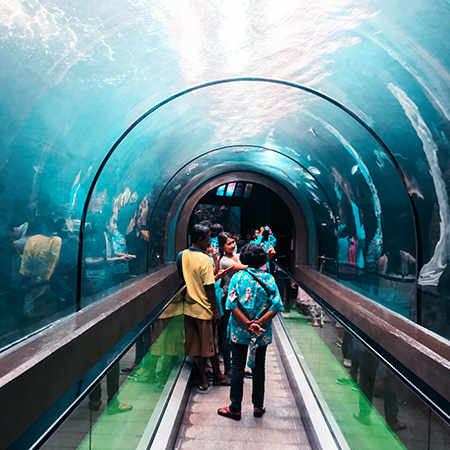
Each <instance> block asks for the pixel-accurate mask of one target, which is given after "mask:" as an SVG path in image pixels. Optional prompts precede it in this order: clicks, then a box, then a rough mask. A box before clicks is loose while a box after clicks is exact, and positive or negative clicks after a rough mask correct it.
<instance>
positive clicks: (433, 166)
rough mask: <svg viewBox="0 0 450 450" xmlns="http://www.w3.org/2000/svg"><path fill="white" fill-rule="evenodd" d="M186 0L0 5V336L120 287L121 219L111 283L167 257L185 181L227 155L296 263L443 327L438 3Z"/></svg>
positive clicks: (442, 78) (227, 163) (444, 188)
mask: <svg viewBox="0 0 450 450" xmlns="http://www.w3.org/2000/svg"><path fill="white" fill-rule="evenodd" d="M197 3H198V2H197ZM197 3H195V4H193V2H161V3H158V4H157V3H152V4H149V3H148V2H141V1H128V2H122V1H118V0H112V1H109V2H102V1H99V2H96V3H95V4H80V5H75V6H74V5H72V4H71V3H70V2H58V5H56V4H54V3H52V2H50V1H45V0H43V1H30V2H21V1H20V0H19V1H15V2H2V3H0V30H1V35H0V57H1V58H2V61H6V62H7V64H3V65H2V67H1V69H0V80H1V89H0V113H1V117H2V133H0V146H1V158H2V159H1V161H0V234H1V239H2V240H1V242H2V244H1V245H2V254H3V257H2V261H1V264H0V270H1V277H0V283H1V285H0V305H1V306H0V307H1V312H2V314H1V315H0V317H1V319H0V320H1V321H2V326H1V330H2V332H3V336H2V341H1V347H3V346H5V345H9V344H10V343H13V342H15V341H16V340H18V339H20V338H22V337H23V336H26V335H28V333H30V332H33V331H35V330H37V329H40V328H41V327H43V326H46V325H48V324H50V323H52V322H54V321H55V320H56V319H58V318H62V317H65V316H67V315H68V314H71V313H73V312H75V311H76V309H77V308H79V307H84V306H86V305H88V304H90V303H92V302H93V301H96V300H97V298H98V297H97V296H98V295H100V294H102V293H105V292H107V290H108V289H110V288H112V289H115V287H114V286H111V283H109V284H105V283H104V280H105V277H106V271H105V267H104V266H103V265H102V263H101V260H102V259H103V260H104V258H105V257H106V255H107V252H111V248H109V249H108V248H107V246H106V245H104V244H103V243H104V242H106V240H105V233H110V234H111V235H112V234H114V229H115V227H117V229H118V230H119V231H120V232H121V234H123V235H124V236H126V235H129V237H130V239H129V242H128V244H129V248H128V249H127V251H128V252H129V253H131V254H133V255H134V256H136V258H132V259H130V260H128V261H126V262H127V264H117V265H116V267H115V268H114V270H113V273H111V274H110V275H111V277H114V280H115V281H114V283H113V284H115V283H120V282H121V281H123V280H128V279H130V278H134V277H135V276H139V275H142V274H145V273H147V272H148V271H150V270H154V269H155V268H159V267H161V266H162V265H163V264H164V263H166V262H170V261H172V260H173V257H174V251H175V250H176V249H175V248H174V234H175V228H176V227H175V224H176V223H177V221H178V220H179V216H178V214H179V212H180V211H181V206H182V204H183V202H182V201H181V200H180V197H179V196H180V193H182V194H183V196H184V194H185V193H188V194H189V195H190V194H193V193H194V192H195V190H196V189H198V188H199V187H200V186H202V184H203V183H205V182H208V181H210V180H213V179H214V178H215V177H218V176H220V175H222V174H224V173H230V172H234V171H238V170H239V171H247V172H256V173H259V174H261V175H264V176H266V177H269V178H271V179H273V180H274V181H275V182H277V183H279V184H280V185H282V186H283V187H284V188H285V189H286V190H287V191H288V192H289V193H290V195H292V197H293V198H294V199H295V200H296V201H297V202H298V204H299V205H300V207H301V209H302V211H303V213H304V215H305V220H306V225H307V233H308V250H309V251H308V262H309V264H310V265H312V266H314V267H320V268H321V269H322V270H323V271H324V272H326V273H327V274H329V275H331V276H333V277H337V278H339V280H340V281H342V282H343V283H346V284H350V285H351V286H352V287H353V288H354V289H356V290H358V291H360V292H363V293H364V294H365V295H367V296H369V297H371V298H373V299H374V300H375V301H377V302H380V303H381V304H382V305H383V306H386V307H387V308H390V309H391V310H393V311H395V312H397V313H400V314H401V315H403V316H404V317H407V318H410V319H412V320H413V321H415V320H416V319H417V320H418V321H419V322H420V323H422V324H423V325H424V326H426V327H428V328H430V329H432V330H433V331H436V332H438V333H440V334H441V335H443V336H445V337H446V338H448V337H449V335H448V316H447V313H446V309H445V308H446V303H445V302H446V301H447V297H448V288H447V287H446V285H448V282H447V281H445V280H446V278H445V277H444V276H442V275H443V274H444V275H446V273H447V271H446V268H447V267H448V261H449V242H450V239H449V231H448V230H449V229H450V226H449V225H450V209H449V201H448V189H449V186H450V179H449V169H448V167H449V164H448V162H449V159H450V155H449V142H448V136H449V132H450V130H449V122H448V118H449V117H450V100H449V99H450V96H449V86H450V84H449V80H450V75H449V70H450V52H449V48H448V46H449V42H448V40H447V39H443V38H442V34H443V30H446V29H447V22H448V20H447V18H448V17H449V16H450V4H449V3H448V2H444V1H442V2H436V3H435V4H433V5H431V6H430V5H425V4H423V2H419V1H413V2H412V3H411V2H410V3H409V4H408V11H405V10H404V5H403V2H401V1H400V0H398V1H389V2H388V1H386V0H377V1H351V0H350V1H349V0H337V1H334V2H327V1H319V2H301V4H300V5H297V3H298V2H287V1H286V2H281V3H280V2H279V1H269V0H268V1H258V2H257V4H256V2H252V1H248V2H228V1H226V2H223V1H220V2H219V1H210V2H207V5H205V4H203V5H200V3H198V4H197ZM251 76H254V77H262V78H264V79H262V78H261V79H258V80H256V79H253V80H252V79H249V78H247V79H239V77H251ZM231 78H233V79H234V80H233V81H226V82H218V81H217V80H230V79H231ZM205 83H206V84H205ZM300 86H304V87H306V89H301V88H299V87H300ZM312 90H314V92H313V91H312ZM318 93H320V94H318ZM331 99H336V100H335V101H333V100H331ZM339 105H341V106H342V107H340V106H339ZM346 108H348V110H347V109H346ZM349 111H352V113H349ZM138 118H140V119H138ZM135 121H137V122H135ZM132 124H135V126H133V127H132ZM129 127H131V128H129ZM126 130H128V132H127V131H126ZM371 130H373V132H371ZM374 133H375V134H374ZM120 136H122V137H123V139H120V140H119V138H120ZM377 136H379V138H377ZM110 149H113V150H114V151H113V152H111V154H110V158H109V159H107V160H106V159H105V157H106V155H107V154H108V151H109V150H110ZM102 162H104V163H105V165H104V166H102ZM95 174H98V179H97V178H95V182H96V184H95V190H94V191H93V193H92V194H93V195H92V197H91V198H90V202H89V208H88V209H87V210H86V212H87V214H86V217H85V219H86V224H85V225H86V227H85V228H84V234H83V237H84V240H83V254H82V255H80V259H78V236H77V229H78V227H79V226H80V222H79V221H80V219H81V218H82V211H83V208H84V206H85V201H86V198H87V195H88V193H89V188H90V187H91V186H93V181H94V177H95ZM182 200H183V199H182ZM174 204H177V205H179V208H178V209H177V210H176V211H175V212H173V211H172V210H171V207H172V206H173V205H174ZM172 213H173V215H172ZM83 226H84V224H83ZM107 227H109V230H108V228H107ZM35 236H44V238H45V239H43V238H39V237H37V238H36V237H35ZM116 236H117V235H116ZM30 237H33V239H31V240H30V239H29V238H30ZM352 240H353V242H352ZM26 245H28V246H29V248H28V249H27V250H26V249H25V246H26ZM113 245H115V246H116V249H117V250H118V251H119V253H120V250H124V248H123V246H122V247H121V245H122V244H121V242H120V239H117V242H112V241H111V246H113ZM42 248H45V249H46V256H45V264H44V265H43V264H42V261H43V260H42V258H36V253H37V251H38V250H39V249H42ZM350 249H351V254H352V258H351V259H349V253H350ZM24 256H25V257H24ZM99 260H100V263H99ZM79 261H81V263H82V265H83V267H82V268H83V271H81V270H80V273H82V274H83V279H82V282H81V286H80V288H81V290H80V291H77V283H76V281H77V271H78V270H79V269H81V266H80V265H79ZM43 266H44V269H46V270H45V271H46V273H43V272H44V271H43ZM378 272H381V274H382V275H384V280H386V281H387V283H385V284H384V285H382V283H381V282H380V281H379V280H380V278H379V277H378V275H377V273H378ZM361 274H363V275H364V276H363V277H361V276H359V275H361ZM356 279H357V281H355V280H356ZM361 280H363V281H361ZM377 280H378V281H377ZM115 286H117V284H115ZM417 287H418V288H419V289H418V292H419V294H420V295H419V297H420V299H419V300H420V302H419V306H420V308H421V309H419V310H416V305H417V304H418V302H417V301H416V291H417V289H416V288H417ZM391 294H394V295H391ZM436 305H437V306H436Z"/></svg>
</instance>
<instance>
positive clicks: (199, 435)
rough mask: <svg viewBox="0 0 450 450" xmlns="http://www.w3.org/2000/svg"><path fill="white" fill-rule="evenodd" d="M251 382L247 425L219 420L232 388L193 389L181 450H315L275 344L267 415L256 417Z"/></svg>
mask: <svg viewBox="0 0 450 450" xmlns="http://www.w3.org/2000/svg"><path fill="white" fill-rule="evenodd" d="M251 383H252V380H251V379H249V378H246V379H245V380H244V400H243V404H242V420H240V421H235V420H231V419H227V418H225V417H222V416H219V415H218V414H217V409H218V408H220V407H222V406H226V405H229V404H230V400H229V395H230V388H227V387H219V386H215V387H210V389H208V391H206V392H201V391H199V390H198V389H197V388H194V389H193V390H192V392H191V398H190V401H189V404H188V407H187V408H186V411H185V413H184V416H183V421H182V425H181V428H180V432H179V435H178V439H177V443H176V446H175V449H176V450H190V449H196V450H202V449H211V448H215V449H216V450H221V449H224V450H225V449H230V448H233V449H238V448H242V449H248V450H252V449H255V450H256V449H260V450H264V449H273V448H275V447H276V448H277V449H279V450H283V449H299V450H307V449H310V448H311V446H310V444H309V441H308V437H307V435H306V432H305V430H304V427H303V423H302V420H301V417H300V413H299V410H298V408H297V405H296V403H295V400H294V395H293V392H292V389H291V387H290V384H289V381H288V380H287V377H286V372H285V369H284V366H283V363H282V361H281V359H280V355H279V351H278V349H277V347H276V343H275V342H274V343H273V344H272V345H270V346H269V347H268V349H267V359H266V393H265V399H266V401H265V405H266V410H267V412H266V414H265V415H264V416H263V417H262V418H254V417H253V405H252V402H251Z"/></svg>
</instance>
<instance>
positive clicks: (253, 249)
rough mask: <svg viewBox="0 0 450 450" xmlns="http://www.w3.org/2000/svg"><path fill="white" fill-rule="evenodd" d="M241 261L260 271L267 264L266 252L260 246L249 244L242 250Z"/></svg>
mask: <svg viewBox="0 0 450 450" xmlns="http://www.w3.org/2000/svg"><path fill="white" fill-rule="evenodd" d="M240 260H241V263H242V264H246V265H247V266H249V267H252V268H253V269H259V268H260V267H261V266H262V265H264V263H266V262H267V255H266V251H265V250H264V249H263V248H262V247H261V246H260V245H258V244H247V245H244V247H242V249H241V253H240Z"/></svg>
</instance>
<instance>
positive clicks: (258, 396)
mask: <svg viewBox="0 0 450 450" xmlns="http://www.w3.org/2000/svg"><path fill="white" fill-rule="evenodd" d="M231 350H232V354H233V356H232V359H231V390H230V400H231V405H230V411H233V412H240V411H241V408H242V396H243V395H244V372H245V364H246V362H247V350H248V345H242V344H236V343H234V342H232V343H231ZM266 350H267V345H264V346H260V347H258V349H257V350H256V358H255V367H254V368H253V369H252V403H253V406H255V407H256V408H262V407H263V406H264V385H265V376H266V375H265V364H266Z"/></svg>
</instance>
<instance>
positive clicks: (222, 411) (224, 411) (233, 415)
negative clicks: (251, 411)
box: [217, 406, 241, 420]
mask: <svg viewBox="0 0 450 450" xmlns="http://www.w3.org/2000/svg"><path fill="white" fill-rule="evenodd" d="M217 414H219V416H224V417H228V418H229V419H233V420H241V413H240V412H233V411H230V407H229V406H225V407H223V408H219V409H218V410H217Z"/></svg>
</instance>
